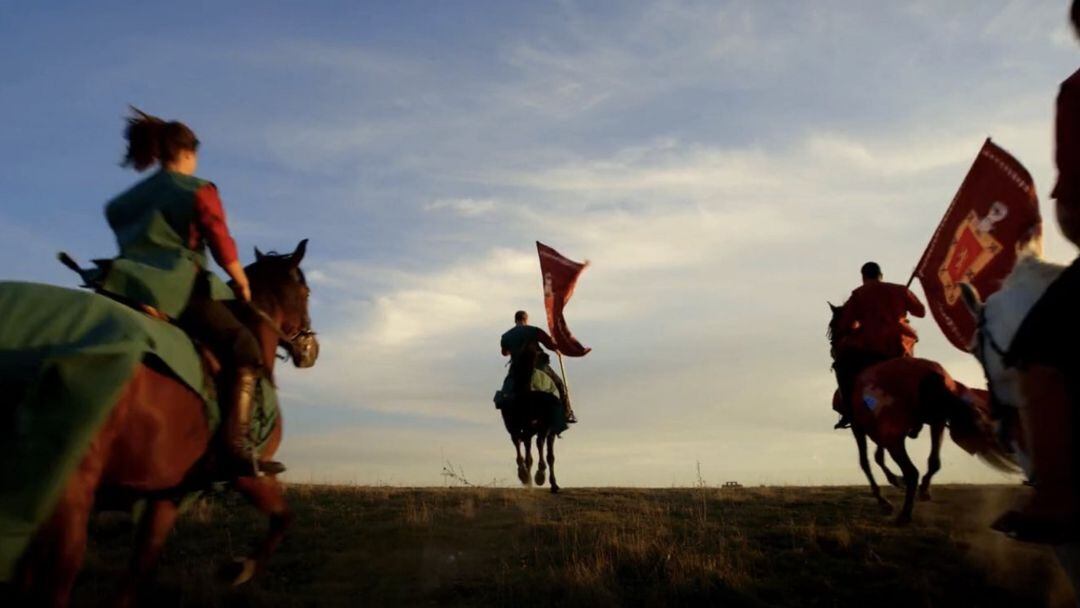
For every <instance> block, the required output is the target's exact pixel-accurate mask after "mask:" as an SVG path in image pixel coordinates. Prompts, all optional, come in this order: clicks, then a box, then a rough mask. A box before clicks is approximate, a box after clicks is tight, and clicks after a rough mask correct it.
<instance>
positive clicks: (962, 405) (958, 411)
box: [922, 374, 1019, 473]
mask: <svg viewBox="0 0 1080 608" xmlns="http://www.w3.org/2000/svg"><path fill="white" fill-rule="evenodd" d="M922 391H923V396H924V398H929V399H930V400H931V401H928V402H929V403H935V402H936V403H940V404H942V406H944V412H945V416H946V420H947V421H948V424H949V436H950V437H952V440H953V442H954V443H955V444H956V445H958V446H960V448H961V449H963V450H964V451H965V452H967V453H968V454H973V455H975V456H977V457H978V458H979V460H982V461H983V462H985V463H986V464H987V465H989V466H990V467H992V468H994V469H996V470H998V471H1001V472H1003V473H1016V472H1018V471H1019V467H1018V466H1017V464H1016V461H1015V459H1014V458H1013V457H1012V456H1011V455H1010V454H1009V453H1008V452H1007V451H1006V449H1005V448H1004V447H1002V445H1001V444H1000V443H999V442H998V441H997V437H996V434H995V433H994V423H993V422H992V421H991V419H990V415H989V411H988V410H987V405H986V403H985V402H984V401H983V400H981V399H979V398H978V397H977V396H975V394H974V393H970V392H969V393H968V397H967V398H964V397H961V396H959V395H957V394H956V393H955V392H954V391H952V390H950V389H949V387H948V386H947V385H946V384H945V376H944V375H942V374H932V375H930V376H928V377H927V378H926V379H925V380H923V384H922Z"/></svg>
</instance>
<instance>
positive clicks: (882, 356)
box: [834, 262, 926, 429]
mask: <svg viewBox="0 0 1080 608" xmlns="http://www.w3.org/2000/svg"><path fill="white" fill-rule="evenodd" d="M860 272H861V273H862V285H861V286H859V287H858V288H856V289H855V290H854V291H852V292H851V297H849V298H848V300H847V302H846V303H845V304H844V309H843V311H842V312H841V313H840V320H839V328H840V329H841V330H842V331H843V332H844V333H845V337H844V338H843V339H842V340H841V341H840V343H839V344H837V347H836V349H837V352H836V353H834V355H835V356H834V359H835V364H834V368H835V371H836V380H837V383H838V384H839V386H840V421H839V422H837V423H836V426H835V427H834V428H838V429H839V428H846V427H848V426H850V425H851V391H852V389H853V387H854V385H855V378H856V377H858V375H859V373H860V372H862V371H863V370H864V369H866V368H868V367H870V366H871V365H874V364H876V363H881V362H882V361H887V360H889V359H894V358H897V357H911V356H913V355H914V353H915V343H916V342H918V341H919V336H918V334H917V333H916V332H915V329H914V328H912V327H911V325H910V324H909V323H908V318H907V315H908V313H910V314H912V315H914V316H916V317H922V316H924V315H926V308H925V307H924V306H923V304H922V302H920V301H919V298H918V297H917V296H916V295H915V294H914V293H912V292H911V290H910V289H908V288H907V287H905V286H903V285H898V284H896V283H886V282H885V281H882V280H881V279H882V274H881V267H880V266H878V265H877V263H875V262H867V263H865V264H863V266H862V269H861V270H860Z"/></svg>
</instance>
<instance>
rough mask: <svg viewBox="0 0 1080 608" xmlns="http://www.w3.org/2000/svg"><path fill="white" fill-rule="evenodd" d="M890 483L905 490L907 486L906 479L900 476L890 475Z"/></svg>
mask: <svg viewBox="0 0 1080 608" xmlns="http://www.w3.org/2000/svg"><path fill="white" fill-rule="evenodd" d="M889 485H890V486H892V487H894V488H897V489H900V490H903V489H904V488H906V487H907V486H905V485H904V480H903V479H900V478H899V477H890V478H889Z"/></svg>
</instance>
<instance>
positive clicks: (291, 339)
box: [247, 302, 315, 361]
mask: <svg viewBox="0 0 1080 608" xmlns="http://www.w3.org/2000/svg"><path fill="white" fill-rule="evenodd" d="M247 305H248V308H250V309H251V312H253V313H255V316H257V317H259V319H260V320H262V321H263V322H264V323H266V324H267V325H269V326H270V329H272V330H273V331H274V333H275V334H277V337H278V338H279V339H280V340H281V341H282V342H284V343H285V344H287V345H288V350H289V354H288V357H291V358H292V359H293V360H294V361H296V360H299V355H298V354H297V349H298V348H299V347H297V345H296V343H297V342H300V341H301V340H303V339H305V338H314V337H315V332H314V331H313V330H312V329H311V328H310V327H302V328H300V329H297V330H296V331H295V332H294V333H293V334H292V335H289V334H287V333H285V330H283V329H281V326H280V325H279V324H278V322H277V321H275V320H274V318H273V317H271V316H270V315H268V314H267V313H266V311H264V310H263V309H261V308H259V307H258V306H256V305H255V304H254V303H252V302H248V303H247Z"/></svg>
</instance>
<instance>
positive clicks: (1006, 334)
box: [961, 252, 1080, 596]
mask: <svg viewBox="0 0 1080 608" xmlns="http://www.w3.org/2000/svg"><path fill="white" fill-rule="evenodd" d="M1065 268H1066V267H1065V266H1062V265H1060V264H1053V263H1051V262H1047V261H1046V260H1043V259H1042V258H1040V257H1039V256H1038V254H1036V253H1034V252H1027V253H1025V254H1023V255H1021V257H1020V258H1019V259H1018V260H1017V261H1016V265H1015V266H1014V267H1013V270H1012V272H1011V273H1010V274H1009V276H1008V277H1007V278H1006V279H1005V281H1004V282H1003V283H1002V285H1001V289H1000V290H999V291H997V292H996V293H994V294H992V295H990V297H988V298H987V299H986V302H985V303H983V302H981V301H979V295H978V293H976V292H975V288H974V287H972V286H971V285H968V284H966V283H964V284H962V285H961V288H962V290H963V295H964V301H965V302H966V303H967V305H968V308H970V309H971V312H972V314H973V315H975V318H976V319H978V321H979V327H978V330H977V331H976V334H975V339H974V342H973V344H972V348H971V352H972V354H973V355H975V358H976V359H978V360H979V363H981V364H982V367H983V370H985V372H986V379H987V383H988V384H989V386H988V387H987V388H988V389H989V390H990V392H991V394H992V397H993V399H995V400H996V401H997V403H998V405H999V406H1000V407H1012V408H1022V407H1026V405H1027V403H1026V400H1025V397H1024V394H1023V392H1022V391H1021V390H1020V371H1019V370H1017V369H1015V368H1010V367H1006V366H1005V363H1004V358H1005V354H1006V353H1007V352H1008V348H1009V345H1010V344H1012V341H1013V338H1014V337H1015V336H1016V332H1017V331H1018V330H1019V329H1020V324H1021V322H1023V320H1024V318H1025V317H1027V314H1028V312H1030V311H1031V309H1032V307H1034V306H1035V303H1036V302H1038V301H1039V298H1041V297H1042V295H1043V293H1044V292H1045V291H1046V289H1047V288H1048V287H1050V284H1051V283H1053V282H1054V281H1055V280H1056V279H1057V278H1058V275H1060V274H1061V273H1062V272H1063V271H1064V270H1065ZM1012 447H1013V449H1014V450H1015V452H1016V454H1017V460H1018V462H1019V464H1020V466H1021V467H1023V469H1024V472H1025V473H1026V474H1027V475H1028V477H1029V478H1030V477H1031V474H1032V462H1031V458H1030V457H1029V456H1028V455H1027V454H1025V453H1024V450H1023V448H1022V447H1021V446H1020V445H1019V444H1014V445H1013V446H1012ZM1054 551H1055V552H1056V553H1057V557H1058V561H1059V562H1060V563H1061V566H1062V567H1063V568H1064V570H1065V573H1066V574H1067V575H1068V578H1069V581H1070V582H1071V583H1072V587H1073V593H1074V594H1076V595H1078V596H1080V543H1070V544H1065V545H1058V546H1056V547H1054Z"/></svg>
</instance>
